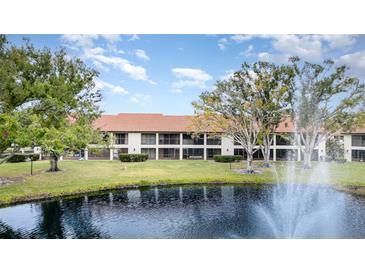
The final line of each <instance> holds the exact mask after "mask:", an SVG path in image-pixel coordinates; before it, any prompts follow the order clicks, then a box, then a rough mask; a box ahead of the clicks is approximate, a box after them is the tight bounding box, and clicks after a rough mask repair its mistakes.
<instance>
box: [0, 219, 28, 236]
mask: <svg viewBox="0 0 365 274" xmlns="http://www.w3.org/2000/svg"><path fill="white" fill-rule="evenodd" d="M22 238H24V237H23V236H22V234H21V232H19V231H16V230H14V229H12V228H11V227H10V226H8V225H7V224H5V223H3V222H1V221H0V239H22Z"/></svg>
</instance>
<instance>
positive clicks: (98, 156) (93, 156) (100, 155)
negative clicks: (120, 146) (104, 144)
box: [88, 148, 110, 160]
mask: <svg viewBox="0 0 365 274" xmlns="http://www.w3.org/2000/svg"><path fill="white" fill-rule="evenodd" d="M88 159H89V160H109V159H110V150H109V149H108V148H89V149H88Z"/></svg>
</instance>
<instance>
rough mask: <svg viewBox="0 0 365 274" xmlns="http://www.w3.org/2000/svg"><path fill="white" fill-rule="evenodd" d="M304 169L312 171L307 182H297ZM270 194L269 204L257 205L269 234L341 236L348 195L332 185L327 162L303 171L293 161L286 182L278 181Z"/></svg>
mask: <svg viewBox="0 0 365 274" xmlns="http://www.w3.org/2000/svg"><path fill="white" fill-rule="evenodd" d="M300 172H310V174H309V176H307V178H308V179H307V180H306V181H305V182H303V183H297V182H296V180H297V175H298V174H299V173H300ZM277 178H278V176H277ZM277 180H280V179H279V178H278V179H277ZM270 196H271V197H269V198H268V199H267V203H266V204H262V203H261V204H259V205H258V206H256V207H255V209H256V210H255V211H256V214H257V217H258V220H259V222H260V224H261V225H262V226H263V227H267V228H268V231H267V233H268V234H270V235H268V237H274V238H338V237H339V236H340V234H341V224H342V223H343V222H342V220H341V219H342V217H343V215H344V214H343V209H344V208H345V201H346V199H345V195H344V194H343V193H340V192H338V191H336V190H334V189H333V188H332V187H331V186H330V179H329V173H328V164H327V163H325V162H318V164H317V165H316V166H315V167H314V168H313V169H312V170H310V171H303V170H301V168H300V167H298V166H297V165H296V164H295V163H294V162H292V161H289V162H288V164H287V168H286V176H285V179H284V182H283V181H278V182H277V184H276V186H274V188H273V191H272V192H271V194H270Z"/></svg>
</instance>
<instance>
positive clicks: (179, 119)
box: [94, 113, 365, 133]
mask: <svg viewBox="0 0 365 274" xmlns="http://www.w3.org/2000/svg"><path fill="white" fill-rule="evenodd" d="M192 118H193V116H189V115H163V114H160V113H120V114H116V115H102V116H101V117H100V118H99V119H97V120H96V121H95V123H94V125H95V127H96V128H98V129H100V130H102V131H109V132H118V131H119V132H189V131H190V130H191V125H192ZM276 132H282V133H284V132H285V133H290V132H295V130H294V125H293V123H292V121H291V120H290V118H287V119H285V120H284V121H283V122H281V123H280V124H279V127H278V128H277V130H276ZM354 133H365V128H360V129H358V130H356V131H354Z"/></svg>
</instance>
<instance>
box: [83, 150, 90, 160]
mask: <svg viewBox="0 0 365 274" xmlns="http://www.w3.org/2000/svg"><path fill="white" fill-rule="evenodd" d="M84 158H85V160H89V151H88V150H87V148H85V151H84Z"/></svg>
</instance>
